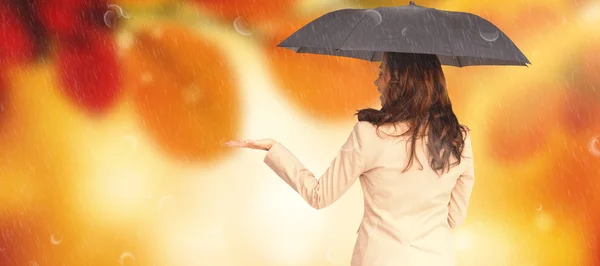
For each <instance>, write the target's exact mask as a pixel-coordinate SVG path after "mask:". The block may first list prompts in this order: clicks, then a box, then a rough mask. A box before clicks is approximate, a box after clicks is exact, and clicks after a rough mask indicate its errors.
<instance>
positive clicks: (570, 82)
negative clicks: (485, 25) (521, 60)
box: [0, 0, 600, 266]
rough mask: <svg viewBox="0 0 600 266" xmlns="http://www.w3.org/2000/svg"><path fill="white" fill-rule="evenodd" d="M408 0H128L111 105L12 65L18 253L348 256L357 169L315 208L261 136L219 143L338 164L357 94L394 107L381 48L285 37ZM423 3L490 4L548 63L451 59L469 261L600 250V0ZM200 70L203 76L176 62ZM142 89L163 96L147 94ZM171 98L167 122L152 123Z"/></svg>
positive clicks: (488, 13)
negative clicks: (276, 145) (153, 60)
mask: <svg viewBox="0 0 600 266" xmlns="http://www.w3.org/2000/svg"><path fill="white" fill-rule="evenodd" d="M208 2H210V3H213V5H209V4H208ZM405 2H408V1H384V0H379V1H368V0H362V1H351V0H346V1H344V0H338V1H334V0H327V1H325V0H322V1H321V0H318V1H317V0H313V1H309V0H296V1H292V0H286V1H280V2H279V1H278V4H277V5H275V4H273V3H272V2H271V1H249V0H245V1H239V2H235V1H229V3H228V4H219V3H222V2H221V1H203V0H198V1H194V2H192V1H189V2H185V3H183V2H174V1H169V0H162V1H160V0H148V1H144V0H139V1H135V0H121V1H117V2H116V4H118V5H119V6H121V7H122V8H123V10H124V11H125V12H127V14H128V15H130V16H131V17H130V18H129V19H125V18H122V19H121V23H122V24H121V25H120V26H119V28H118V29H115V30H114V40H115V43H116V44H117V53H116V55H115V56H118V58H119V59H118V60H119V62H120V67H121V69H122V70H121V71H122V72H123V73H124V74H125V75H124V76H125V79H124V81H123V83H122V84H123V85H122V86H123V91H122V94H121V95H120V96H119V101H118V103H117V104H116V105H115V106H114V107H112V108H111V109H109V110H108V111H106V112H105V113H103V114H101V115H93V114H90V112H88V111H86V110H84V109H83V108H82V107H81V106H78V105H76V104H74V103H73V101H72V100H70V99H68V98H66V97H65V96H64V94H62V93H61V90H60V88H61V86H62V85H61V82H60V80H59V79H58V78H57V75H56V72H57V71H56V68H55V63H54V62H53V60H52V59H50V60H46V61H44V62H39V63H30V64H25V65H20V66H18V67H15V68H14V69H11V70H10V73H9V75H8V77H9V78H8V84H9V85H8V91H9V95H10V97H8V98H7V99H5V102H3V103H2V105H3V106H4V107H3V108H4V109H3V110H5V111H4V112H0V115H2V117H1V118H0V122H1V123H0V130H1V131H0V210H1V211H2V213H1V214H2V216H1V217H0V222H1V223H0V229H1V230H2V236H1V237H0V248H1V249H0V265H40V266H44V265H52V266H58V265H69V266H70V265H73V266H76V265H102V266H104V265H160V266H163V265H164V266H179V265H181V266H184V265H185V266H187V265H261V266H262V265H278V266H279V265H348V264H349V261H350V255H351V252H352V247H353V244H354V240H355V236H356V235H355V233H356V229H357V227H358V225H359V223H360V219H361V216H362V211H363V200H362V192H361V190H360V186H359V185H358V183H356V184H355V185H354V186H353V187H352V188H351V189H350V190H349V191H348V192H347V193H346V194H345V195H344V196H343V197H342V198H341V199H340V200H339V201H338V202H336V203H335V204H334V205H332V206H330V207H328V208H326V209H324V210H320V211H316V210H314V209H311V207H309V205H308V204H306V203H305V202H304V201H303V200H302V199H301V197H299V196H298V195H297V194H296V193H295V192H294V191H293V190H292V189H291V188H289V187H288V186H287V184H285V183H284V182H282V181H281V180H280V179H279V178H278V177H277V176H276V175H275V174H274V173H272V172H271V170H270V169H269V168H268V167H267V166H266V165H264V163H263V162H262V160H263V158H264V154H265V153H264V152H263V151H256V150H237V149H231V148H226V147H222V146H221V144H222V142H225V141H226V140H229V139H245V138H254V139H257V138H273V139H275V140H277V141H280V142H282V143H283V144H284V145H286V146H287V147H288V148H289V149H290V150H292V152H293V153H294V154H295V155H296V156H297V157H298V158H299V159H300V160H301V161H302V162H303V163H304V164H305V165H306V166H307V167H308V168H309V169H311V170H312V171H313V172H314V173H315V174H316V175H317V176H319V175H320V174H321V173H323V172H324V170H325V169H326V168H327V167H328V166H329V163H330V162H331V160H332V159H333V156H334V155H335V154H336V152H337V150H338V149H339V147H341V145H342V143H343V141H344V140H345V138H346V137H347V135H348V134H349V132H350V130H351V127H352V125H353V124H354V123H355V121H356V117H355V116H352V114H353V113H354V111H355V110H356V109H361V108H364V107H367V106H368V107H373V108H378V107H379V106H378V103H377V101H378V99H377V96H378V95H377V94H376V88H375V86H374V85H373V81H374V80H375V79H376V77H377V71H378V69H377V67H378V66H379V63H369V62H366V61H361V60H353V59H339V58H330V57H324V56H319V55H307V54H294V53H293V52H291V51H288V50H284V49H282V48H275V45H276V44H277V42H278V41H282V40H283V38H285V37H287V35H289V34H291V33H292V32H293V31H294V30H295V29H297V28H298V27H300V26H303V25H304V24H305V23H306V22H308V21H310V20H312V19H315V18H316V17H318V16H320V15H322V14H324V13H326V12H329V11H333V10H336V9H340V8H347V7H351V8H371V7H377V6H382V5H405V4H407V3H405ZM492 2H493V3H492ZM215 3H216V4H215ZM417 4H420V5H425V6H430V7H435V8H440V9H448V10H460V11H467V12H473V13H476V14H479V15H481V16H482V17H484V18H487V19H489V20H491V21H492V22H493V23H495V24H497V25H498V26H499V27H500V28H501V29H502V30H504V32H505V33H506V34H507V35H508V36H509V37H511V38H512V39H513V41H514V42H515V43H516V44H517V46H519V47H520V48H521V50H522V51H523V52H524V54H525V55H526V56H527V57H528V58H529V59H530V61H531V62H532V65H531V66H529V67H527V68H526V67H472V68H454V67H446V68H445V74H446V78H447V80H448V86H449V88H448V89H449V91H450V94H451V98H452V101H453V108H454V111H455V113H456V114H457V116H458V118H459V121H460V123H461V124H466V125H468V126H469V127H470V128H471V129H472V130H473V133H472V134H473V145H474V154H475V156H476V157H475V158H476V159H475V173H476V185H475V189H474V193H473V196H472V200H471V205H470V209H469V214H468V217H467V220H466V222H465V223H464V225H462V226H461V227H460V228H458V229H457V230H455V232H454V235H455V237H456V238H455V239H456V247H455V248H456V254H457V255H458V258H459V262H460V263H459V265H464V266H481V265H489V266H492V265H518V266H521V265H522V266H534V265H536V266H551V265H561V266H562V265H592V266H593V265H600V255H598V253H600V225H599V224H600V143H598V138H599V137H600V78H599V76H600V74H598V73H599V71H600V55H599V54H600V40H599V39H600V34H598V33H597V32H598V29H600V2H598V1H593V0H589V1H584V0H580V1H576V0H549V1H520V0H519V1H517V0H506V1H477V0H464V1H458V0H447V1H443V0H438V1H417ZM237 15H241V17H242V19H245V20H242V19H238V20H237V22H236V23H234V19H235V18H236V17H237ZM234 24H235V25H234ZM140 36H141V37H140ZM182 36H191V37H189V38H191V39H186V38H185V37H182ZM144 38H146V39H147V40H148V42H146V43H145V44H144V45H147V46H145V47H153V46H160V45H163V46H161V47H162V48H160V49H163V50H164V49H171V50H170V51H171V52H172V53H177V55H175V56H173V57H172V58H174V60H171V61H170V62H171V63H169V64H167V63H164V62H163V63H160V64H155V65H153V66H151V67H150V66H148V65H146V64H145V62H146V61H150V59H148V58H149V57H143V56H144V55H140V54H139V53H138V54H136V53H137V52H136V51H140V50H139V49H141V48H140V47H142V46H140V45H141V44H140V43H143V41H140V40H141V39H144ZM184 39H185V40H184ZM169 45H171V46H169ZM200 45H207V47H212V48H210V49H208V50H205V49H204V48H199V47H200ZM167 46H169V47H170V48H164V47H167ZM159 51H162V50H159ZM203 53H210V58H212V59H211V60H204V61H202V60H203V58H204V59H205V58H209V57H204V54H203ZM146 56H147V55H146ZM50 58H52V57H50ZM140 58H145V59H140ZM215 58H216V60H215ZM144 60H146V61H144ZM145 67H148V68H152V67H154V69H153V70H151V73H154V76H152V75H150V74H147V73H146V72H144V71H145V70H144V69H145ZM173 69H175V71H173V72H169V71H172V70H173ZM223 70H224V71H223ZM148 71H150V70H148ZM152 71H153V72H152ZM186 71H187V72H190V73H192V72H193V73H194V74H189V75H188V76H185V75H184V74H181V75H182V77H179V76H177V77H173V75H176V74H177V73H184V72H185V73H187V72H186ZM173 73H176V74H173ZM190 77H191V79H190V80H191V81H189V80H187V81H186V82H191V83H193V84H195V85H197V86H198V87H200V91H201V93H202V96H199V97H206V98H203V99H205V100H206V101H211V102H212V101H214V102H215V103H216V104H217V105H219V106H220V107H218V108H216V107H214V106H212V107H211V106H208V105H206V102H204V104H193V103H192V104H188V103H187V102H186V101H187V100H189V99H187V98H186V97H187V96H185V95H187V94H186V93H185V90H186V88H187V87H186V86H184V85H181V84H179V83H177V82H179V81H180V79H185V78H190ZM148 79H150V80H152V81H150V83H148V84H150V85H146V86H142V85H140V84H143V83H144V82H146V83H147V81H148ZM208 79H211V80H212V81H211V82H210V83H207V81H206V80H208ZM221 81H222V82H223V83H222V84H223V87H222V88H220V87H219V84H221ZM153 82H154V83H153ZM182 84H183V83H182ZM207 84H210V86H209V85H207ZM202 86H205V87H202ZM225 88H226V89H225ZM144 89H145V91H144ZM217 92H218V93H217ZM160 93H164V95H162V94H160ZM154 94H160V95H159V96H156V95H154ZM140 97H147V98H148V99H152V103H148V102H145V101H146V100H144V104H146V105H142V106H145V108H146V109H140V108H139V102H140V101H142V100H140ZM144 99H146V98H144ZM148 101H150V100H148ZM136 106H137V107H136ZM161 106H165V110H168V111H169V112H167V113H166V114H165V113H164V112H163V113H161V110H162V109H161ZM153 115H162V116H161V118H165V119H163V120H160V121H158V122H148V123H147V121H150V120H151V118H152V116H153ZM182 117H183V118H182ZM213 118H214V119H213ZM217 118H218V119H217ZM145 119H146V120H145ZM147 119H150V120H147ZM224 125H227V126H224ZM175 128H176V129H175ZM161 130H162V131H161ZM170 130H173V131H170ZM163 131H164V132H163ZM157 132H162V133H157ZM172 132H176V133H177V134H179V135H176V134H175V133H173V134H171V133H172ZM160 134H162V135H160ZM170 134H171V135H170ZM158 136H160V137H158ZM186 143H190V144H189V145H188V146H189V147H188V146H186ZM186 156H188V157H186ZM190 159H191V160H190Z"/></svg>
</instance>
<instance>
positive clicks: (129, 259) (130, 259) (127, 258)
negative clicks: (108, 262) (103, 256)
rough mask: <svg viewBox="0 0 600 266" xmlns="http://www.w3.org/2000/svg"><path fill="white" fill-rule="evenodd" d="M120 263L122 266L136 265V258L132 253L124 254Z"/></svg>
mask: <svg viewBox="0 0 600 266" xmlns="http://www.w3.org/2000/svg"><path fill="white" fill-rule="evenodd" d="M119 263H120V264H121V266H126V265H134V264H135V257H134V256H133V254H131V253H130V252H123V253H122V254H121V257H120V258H119Z"/></svg>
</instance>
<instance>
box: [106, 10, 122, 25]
mask: <svg viewBox="0 0 600 266" xmlns="http://www.w3.org/2000/svg"><path fill="white" fill-rule="evenodd" d="M118 22H119V14H118V13H117V12H115V11H113V10H109V11H106V13H104V24H106V26H108V27H109V28H112V27H114V26H116V25H117V23H118Z"/></svg>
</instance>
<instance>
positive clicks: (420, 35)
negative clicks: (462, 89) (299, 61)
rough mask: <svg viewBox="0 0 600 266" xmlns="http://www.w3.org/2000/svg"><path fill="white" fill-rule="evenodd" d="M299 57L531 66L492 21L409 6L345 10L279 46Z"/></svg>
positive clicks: (329, 14) (316, 20) (328, 14)
mask: <svg viewBox="0 0 600 266" xmlns="http://www.w3.org/2000/svg"><path fill="white" fill-rule="evenodd" d="M277 47H283V48H288V49H291V50H292V51H295V52H297V53H312V54H324V55H333V56H343V57H351V58H358V59H363V60H368V61H371V62H375V61H381V60H382V57H383V53H384V52H401V53H419V54H435V55H437V56H438V58H439V59H440V61H441V63H442V64H443V65H451V66H458V67H463V66H472V65H519V66H526V64H531V63H530V62H529V60H528V59H527V58H526V57H525V55H523V53H522V52H521V51H520V50H519V48H517V46H516V45H515V44H514V43H513V42H512V41H511V40H510V39H509V38H508V37H507V36H506V35H505V34H504V33H503V32H502V31H501V30H500V29H498V27H496V26H494V25H493V24H492V23H490V22H489V21H487V20H485V19H483V18H481V17H479V16H477V15H473V14H469V13H463V12H453V11H442V10H437V9H434V8H426V7H422V6H418V5H415V4H414V2H412V1H411V2H410V4H409V5H406V6H396V7H379V8H375V9H341V10H337V11H333V12H329V13H327V14H325V15H323V16H321V17H319V18H317V19H315V20H314V21H312V22H310V23H308V24H307V25H305V26H304V27H302V28H301V29H299V30H298V31H296V32H295V33H294V34H292V35H291V36H290V37H288V38H287V39H285V40H284V41H283V42H281V43H280V44H278V45H277Z"/></svg>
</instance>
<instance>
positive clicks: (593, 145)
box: [589, 136, 600, 157]
mask: <svg viewBox="0 0 600 266" xmlns="http://www.w3.org/2000/svg"><path fill="white" fill-rule="evenodd" d="M589 150H590V153H592V155H594V156H596V157H600V136H596V137H594V138H592V140H591V141H590V144H589Z"/></svg>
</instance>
